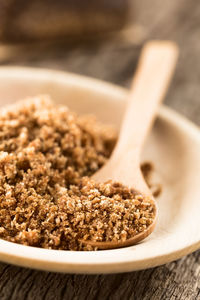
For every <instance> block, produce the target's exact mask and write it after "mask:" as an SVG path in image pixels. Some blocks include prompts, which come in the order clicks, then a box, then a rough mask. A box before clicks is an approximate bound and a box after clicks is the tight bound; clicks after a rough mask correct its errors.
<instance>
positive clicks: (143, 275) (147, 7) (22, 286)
mask: <svg viewBox="0 0 200 300" xmlns="http://www.w3.org/2000/svg"><path fill="white" fill-rule="evenodd" d="M166 2H167V3H166ZM134 7H135V11H136V12H137V14H136V13H134V11H133V15H134V20H135V25H134V26H131V27H130V28H129V30H127V31H123V32H122V33H121V34H120V35H119V36H117V37H114V38H112V39H111V38H109V39H108V40H107V41H104V42H99V43H92V44H90V45H89V46H88V44H85V45H82V46H80V45H73V46H72V45H71V46H68V45H66V43H61V46H62V47H58V46H55V45H54V46H51V49H50V50H49V46H47V45H42V46H41V47H40V48H39V50H37V49H36V48H34V47H27V49H26V52H25V53H23V54H22V55H21V50H20V49H18V47H17V48H14V50H15V51H14V52H13V49H12V47H11V48H9V49H11V50H8V51H7V50H6V52H5V47H0V63H1V64H2V65H10V64H17V65H28V66H36V67H48V68H55V69H62V70H67V71H72V72H76V73H80V74H86V75H89V76H93V77H97V78H101V79H104V80H107V81H111V82H114V83H117V84H120V85H123V86H128V85H129V83H130V80H131V76H132V73H133V71H134V68H135V66H136V63H137V58H138V55H139V52H140V49H141V45H142V44H143V42H144V41H145V40H146V39H149V38H162V39H173V40H175V41H177V43H178V44H179V45H180V49H181V55H180V60H179V64H178V68H177V72H176V75H175V78H174V82H173V84H172V86H171V88H170V91H169V93H168V95H167V98H166V104H167V105H169V106H170V107H172V108H174V109H175V110H177V111H179V112H180V113H182V114H184V115H185V116H186V117H188V118H189V119H191V120H192V121H193V122H195V123H196V124H197V125H200V55H199V53H200V26H199V23H200V21H199V20H200V3H198V1H195V0H190V1H187V0H179V1H174V0H168V1H165V2H163V1H160V0H151V1H145V0H135V4H134ZM47 49H48V51H47ZM5 53H6V54H5ZM0 299H1V300H5V299H6V300H8V299H9V300H11V299H17V300H18V299H19V300H23V299H31V300H32V299H37V300H39V299H48V300H49V299H53V300H57V299H134V300H135V299H136V300H137V299H138V300H141V299H144V300H145V299H156V300H158V299H165V300H166V299H170V300H171V299H188V300H190V299H200V251H196V252H195V253H193V254H191V255H188V256H187V257H184V258H182V259H180V260H178V261H175V262H172V263H169V264H166V265H164V266H161V267H157V268H153V269H149V270H144V271H139V272H132V273H124V274H115V275H89V276H88V275H68V274H55V273H47V272H42V271H34V270H30V269H25V268H20V267H15V266H11V265H8V264H4V263H0Z"/></svg>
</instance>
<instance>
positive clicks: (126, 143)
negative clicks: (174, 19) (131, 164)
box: [113, 41, 178, 163]
mask: <svg viewBox="0 0 200 300" xmlns="http://www.w3.org/2000/svg"><path fill="white" fill-rule="evenodd" d="M177 56H178V49H177V47H176V45H175V44H174V43H173V42H170V41H151V42H149V43H147V44H146V45H145V46H144V48H143V51H142V55H141V58H140V61H139V64H138V68H137V71H136V74H135V76H134V80H133V84H132V88H131V91H130V96H129V103H128V106H127V109H126V112H125V116H124V120H123V122H122V127H121V130H120V135H119V139H118V143H117V145H116V147H115V150H114V153H113V155H114V156H115V158H116V157H118V156H119V157H120V156H121V155H122V154H123V153H124V154H127V155H128V152H129V150H130V149H131V156H132V157H133V156H134V159H136V158H138V163H139V156H140V152H141V147H142V146H143V143H144V140H145V138H146V136H147V134H148V132H149V130H150V128H151V126H152V123H153V120H154V119H155V116H156V113H157V109H158V105H159V104H160V103H161V101H162V99H163V97H164V95H165V93H166V91H167V87H168V85H169V82H170V78H171V76H172V74H173V70H174V68H175V64H176V60H177Z"/></svg>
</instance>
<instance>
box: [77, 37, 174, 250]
mask: <svg viewBox="0 0 200 300" xmlns="http://www.w3.org/2000/svg"><path fill="white" fill-rule="evenodd" d="M177 56H178V49H177V46H176V45H175V44H174V43H173V42H170V41H150V42H148V43H147V44H146V45H145V46H144V48H143V50H142V54H141V57H140V60H139V64H138V68H137V71H136V74H135V76H134V80H133V84H132V87H131V90H130V94H129V99H128V104H127V108H126V111H125V115H124V119H123V122H122V125H121V129H120V133H119V138H118V141H117V144H116V146H115V149H114V150H113V153H112V155H111V157H110V159H109V160H108V161H107V163H106V164H105V165H104V166H103V167H102V168H101V169H100V170H99V171H98V172H97V173H95V175H94V176H93V177H92V178H93V179H94V180H95V181H97V182H106V181H107V180H112V181H113V182H121V183H122V184H123V185H125V186H128V187H130V188H134V190H136V191H139V192H140V194H142V195H144V196H145V198H146V199H148V201H149V203H150V204H151V205H152V206H153V210H154V219H153V222H152V223H151V224H150V225H149V226H148V227H147V228H146V229H144V231H142V232H140V233H138V234H136V235H134V236H133V237H131V238H129V239H127V240H125V241H117V242H116V241H103V242H95V241H91V240H81V242H82V243H83V244H85V245H90V246H92V247H97V248H99V249H112V248H119V247H125V246H130V245H134V244H136V243H138V242H139V241H141V240H143V239H144V238H146V237H147V236H148V235H149V234H151V233H152V231H153V230H154V228H155V225H156V220H157V215H158V208H157V204H156V202H155V200H154V198H153V195H152V193H151V191H150V190H149V188H148V186H147V184H146V182H145V180H144V178H143V176H142V173H141V170H140V154H141V151H142V147H143V144H144V141H145V138H146V136H147V134H148V132H149V131H150V129H151V127H152V124H153V121H154V119H155V117H156V113H157V110H158V107H159V104H160V103H161V101H162V100H163V98H164V95H165V93H166V91H167V88H168V85H169V82H170V79H171V77H172V74H173V70H174V68H175V65H176V61H177Z"/></svg>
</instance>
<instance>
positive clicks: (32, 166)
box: [0, 96, 154, 250]
mask: <svg viewBox="0 0 200 300" xmlns="http://www.w3.org/2000/svg"><path fill="white" fill-rule="evenodd" d="M115 141H116V133H115V132H114V131H113V130H112V129H111V128H108V127H107V126H104V125H102V124H99V123H97V121H96V120H95V119H94V118H92V117H81V116H77V115H76V114H74V113H72V112H71V111H69V110H68V108H67V107H65V106H61V105H55V104H54V103H53V102H52V101H51V100H50V99H49V97H47V96H40V97H36V98H32V99H27V100H25V101H22V102H19V103H17V104H14V105H12V106H10V107H7V108H4V109H2V110H1V111H0V238H2V239H5V240H8V241H11V242H16V243H20V244H24V245H30V246H36V247H43V248H49V249H66V250H93V249H92V248H91V247H89V246H84V245H83V244H82V243H81V242H80V240H81V239H84V240H92V241H119V240H121V241H124V240H126V239H128V238H129V237H130V236H133V235H134V234H137V233H138V232H141V231H142V230H144V229H145V228H146V227H147V226H149V225H150V224H151V223H152V221H153V217H154V210H153V209H154V208H153V207H152V205H150V204H149V202H148V201H146V200H147V199H145V198H144V197H142V196H141V195H139V194H137V193H136V192H135V191H134V190H130V189H128V188H127V187H125V186H123V185H121V184H120V183H113V182H107V183H101V184H97V183H95V182H94V181H93V180H92V179H90V178H89V176H91V175H92V174H93V173H94V172H95V171H97V170H98V169H99V168H100V167H101V166H102V165H103V164H104V163H105V162H106V160H107V159H108V158H109V156H110V154H111V152H112V149H113V146H114V144H115Z"/></svg>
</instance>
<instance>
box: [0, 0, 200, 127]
mask: <svg viewBox="0 0 200 300" xmlns="http://www.w3.org/2000/svg"><path fill="white" fill-rule="evenodd" d="M199 23H200V2H198V1H195V0H190V1H188V0H179V1H174V0H168V1H160V0H151V1H149V0H132V1H131V0H109V1H107V0H57V1H55V0H34V1H27V0H0V65H4V66H5V65H22V66H32V67H42V68H51V69H58V70H59V69H60V70H64V71H69V72H75V73H79V74H83V75H88V76H92V77H96V78H99V79H103V80H106V81H110V82H113V83H116V84H119V85H122V86H124V87H129V85H130V81H131V78H132V75H133V73H134V70H135V67H136V64H137V59H138V57H139V54H140V50H141V47H142V45H143V44H144V43H145V41H146V40H148V39H171V40H174V41H176V42H177V43H178V45H179V47H180V50H181V54H180V59H179V63H178V67H177V70H176V74H175V78H174V81H173V84H172V86H171V88H170V90H169V92H168V95H167V98H166V104H168V105H169V106H171V107H172V108H174V109H176V110H178V111H179V112H181V113H182V114H184V115H185V116H187V117H188V118H190V119H191V120H193V121H195V122H196V123H197V124H198V125H200V55H199V54H200V38H199V37H200V26H199Z"/></svg>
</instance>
